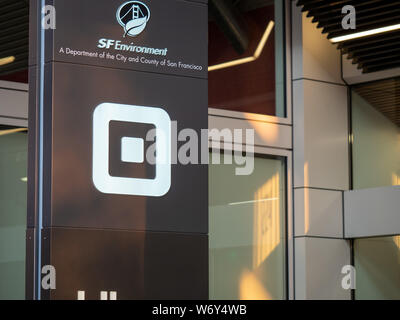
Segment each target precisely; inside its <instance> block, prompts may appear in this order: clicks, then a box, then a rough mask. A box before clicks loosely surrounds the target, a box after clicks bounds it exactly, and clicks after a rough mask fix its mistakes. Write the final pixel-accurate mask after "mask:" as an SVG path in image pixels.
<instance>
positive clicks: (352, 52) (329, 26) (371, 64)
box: [297, 0, 400, 73]
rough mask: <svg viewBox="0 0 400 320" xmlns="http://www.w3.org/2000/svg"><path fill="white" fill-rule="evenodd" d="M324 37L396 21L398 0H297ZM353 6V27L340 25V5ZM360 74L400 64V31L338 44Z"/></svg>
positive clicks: (399, 13) (399, 17) (399, 19)
mask: <svg viewBox="0 0 400 320" xmlns="http://www.w3.org/2000/svg"><path fill="white" fill-rule="evenodd" d="M297 5H298V6H302V11H304V12H307V17H312V18H313V19H312V21H313V22H316V23H317V27H318V28H322V33H324V34H327V36H328V39H331V38H334V37H338V36H344V35H348V34H352V33H355V32H361V31H366V30H371V29H376V28H381V27H386V26H391V25H395V24H399V23H400V1H399V0H394V1H392V0H361V1H360V0H297ZM345 5H353V6H354V7H355V9H356V30H351V29H350V30H344V29H343V28H342V19H343V17H344V15H343V14H342V8H343V7H344V6H345ZM338 48H339V49H341V50H342V52H343V54H347V55H348V58H349V59H352V62H353V64H357V67H358V68H359V69H361V70H362V72H363V73H370V72H375V71H381V70H386V69H391V68H396V67H400V30H396V31H391V32H387V33H382V34H377V35H375V36H369V37H365V38H359V39H354V40H349V41H344V42H342V43H339V44H338Z"/></svg>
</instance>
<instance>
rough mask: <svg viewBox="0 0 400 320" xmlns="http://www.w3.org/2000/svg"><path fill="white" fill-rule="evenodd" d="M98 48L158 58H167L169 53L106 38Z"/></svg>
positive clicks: (166, 50) (164, 50)
mask: <svg viewBox="0 0 400 320" xmlns="http://www.w3.org/2000/svg"><path fill="white" fill-rule="evenodd" d="M97 47H98V48H100V49H114V50H117V51H127V52H136V53H145V54H152V55H156V56H166V55H167V53H168V48H164V49H157V48H150V47H141V46H135V45H134V44H133V42H131V43H130V44H125V43H122V41H119V40H113V39H104V38H103V39H100V40H99V43H98V45H97Z"/></svg>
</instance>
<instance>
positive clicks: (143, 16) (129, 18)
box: [117, 1, 150, 37]
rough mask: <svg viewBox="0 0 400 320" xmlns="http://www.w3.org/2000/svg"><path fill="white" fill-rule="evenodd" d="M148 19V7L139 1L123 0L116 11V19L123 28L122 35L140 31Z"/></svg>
mask: <svg viewBox="0 0 400 320" xmlns="http://www.w3.org/2000/svg"><path fill="white" fill-rule="evenodd" d="M149 19H150V9H149V7H148V6H146V5H145V4H144V3H142V2H140V1H128V2H125V3H124V4H123V5H121V6H120V7H119V8H118V11H117V21H118V23H119V24H120V25H121V26H122V27H123V28H124V29H125V34H124V37H126V35H128V36H131V37H136V36H137V35H139V34H140V33H142V32H143V30H144V29H145V28H146V25H147V22H148V21H149Z"/></svg>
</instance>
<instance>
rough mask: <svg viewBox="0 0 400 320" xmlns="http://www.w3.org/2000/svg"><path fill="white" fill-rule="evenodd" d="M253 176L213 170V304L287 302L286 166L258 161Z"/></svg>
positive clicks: (230, 167) (222, 168)
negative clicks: (236, 301)
mask: <svg viewBox="0 0 400 320" xmlns="http://www.w3.org/2000/svg"><path fill="white" fill-rule="evenodd" d="M254 165H255V169H254V172H253V173H252V174H251V175H250V176H236V175H235V166H234V165H228V164H221V165H213V164H210V166H209V179H210V182H209V186H210V187H209V197H210V200H209V201H210V204H209V224H210V251H209V253H210V299H234V300H235V299H245V300H247V299H265V300H270V299H284V298H285V295H286V292H285V286H286V285H285V283H286V279H285V270H286V268H285V252H286V251H285V247H286V245H285V235H286V233H285V178H284V177H285V165H284V161H283V160H281V159H269V158H255V164H254Z"/></svg>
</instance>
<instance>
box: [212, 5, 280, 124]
mask: <svg viewBox="0 0 400 320" xmlns="http://www.w3.org/2000/svg"><path fill="white" fill-rule="evenodd" d="M221 3H222V1H221ZM233 3H234V4H232V6H222V7H218V8H214V9H213V5H212V3H210V9H211V10H210V22H209V50H208V52H209V107H211V108H218V109H226V110H233V111H241V112H251V113H258V114H265V115H272V116H278V117H285V103H284V99H285V89H284V82H285V75H284V74H285V63H284V61H285V58H284V56H285V54H284V51H285V50H284V7H283V6H284V1H281V0H277V1H257V0H247V1H233Z"/></svg>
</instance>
